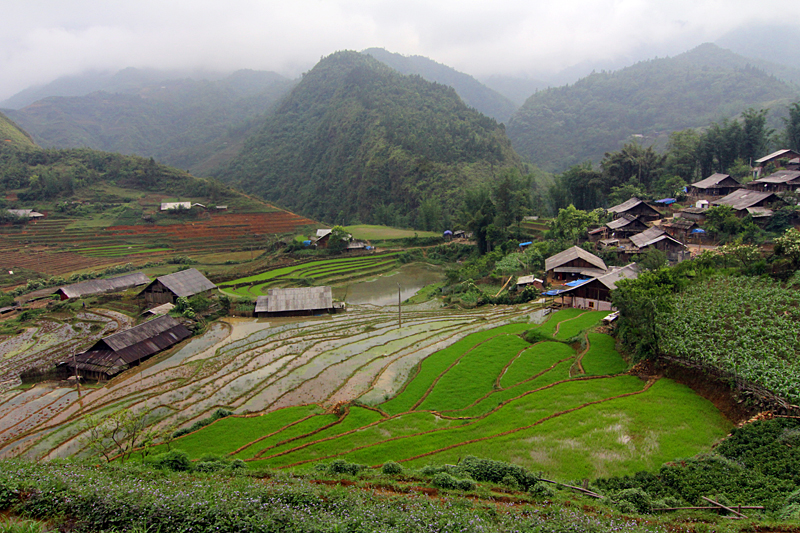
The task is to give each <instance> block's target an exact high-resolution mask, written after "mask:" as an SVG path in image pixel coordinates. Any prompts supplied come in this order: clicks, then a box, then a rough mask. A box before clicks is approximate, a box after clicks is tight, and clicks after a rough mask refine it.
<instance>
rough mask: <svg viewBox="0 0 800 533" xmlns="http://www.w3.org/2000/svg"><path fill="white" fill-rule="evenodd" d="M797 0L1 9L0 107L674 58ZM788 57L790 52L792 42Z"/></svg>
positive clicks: (36, 0)
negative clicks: (249, 83) (409, 73)
mask: <svg viewBox="0 0 800 533" xmlns="http://www.w3.org/2000/svg"><path fill="white" fill-rule="evenodd" d="M799 15H800V2H798V1H797V0H762V1H754V0H724V1H723V0H561V1H558V0H546V1H544V0H495V1H493V2H492V1H487V0H481V1H477V0H475V1H473V0H402V1H400V0H387V1H370V0H331V1H314V0H228V1H221V0H213V1H211V0H127V1H123V0H5V1H4V2H3V5H2V9H0V73H2V74H1V75H0V100H2V99H4V98H7V97H10V96H11V95H13V94H15V93H16V92H18V91H20V90H22V89H24V88H26V87H28V86H30V85H34V84H42V83H46V82H49V81H52V80H53V79H55V78H57V77H59V76H63V75H67V74H76V73H80V72H82V71H86V70H118V69H121V68H125V67H155V68H198V67H199V68H204V69H210V70H233V69H238V68H251V69H258V70H274V71H276V72H279V73H281V74H284V75H287V76H292V77H294V76H296V75H298V74H300V73H301V72H303V71H305V70H308V69H309V68H311V67H312V66H313V65H314V64H315V63H316V62H317V61H318V60H319V59H320V57H321V56H324V55H328V54H330V53H331V52H334V51H336V50H344V49H352V50H363V49H364V48H369V47H381V48H386V49H387V50H389V51H392V52H397V53H401V54H405V55H412V54H419V55H424V56H427V57H430V58H431V59H434V60H436V61H438V62H440V63H444V64H447V65H449V66H452V67H454V68H456V69H458V70H461V71H463V72H466V73H468V74H472V75H474V76H482V75H489V74H512V75H528V76H533V77H536V76H539V75H542V74H548V73H555V72H557V71H559V70H561V69H563V68H565V67H569V66H572V65H575V64H585V63H587V62H588V63H591V64H595V63H596V64H598V65H603V64H609V63H610V62H612V61H618V60H620V59H622V60H627V59H628V58H630V59H631V60H632V61H634V60H638V59H642V58H643V57H642V54H643V53H644V54H645V57H650V54H660V55H662V56H663V55H666V54H670V55H673V54H677V53H680V52H682V51H685V50H688V49H690V48H693V47H694V46H696V45H698V44H701V43H703V42H709V41H714V40H716V39H717V38H719V37H720V36H722V35H723V34H725V33H726V32H728V31H730V30H733V29H736V28H738V27H740V26H742V25H744V24H746V23H748V22H756V23H776V22H777V23H780V22H786V21H791V20H794V21H796V20H797V19H798V18H800V17H799ZM791 45H792V46H795V44H794V43H791Z"/></svg>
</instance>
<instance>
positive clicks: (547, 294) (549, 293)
mask: <svg viewBox="0 0 800 533" xmlns="http://www.w3.org/2000/svg"><path fill="white" fill-rule="evenodd" d="M562 292H564V291H559V290H557V289H554V290H552V291H547V292H543V293H542V296H558V295H559V294H560V293H562Z"/></svg>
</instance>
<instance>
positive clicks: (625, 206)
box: [606, 196, 661, 215]
mask: <svg viewBox="0 0 800 533" xmlns="http://www.w3.org/2000/svg"><path fill="white" fill-rule="evenodd" d="M640 204H642V205H644V206H645V207H647V208H648V209H650V210H651V211H652V212H653V213H656V214H659V215H660V214H661V213H659V212H658V210H657V209H656V208H654V207H653V206H651V205H648V204H647V203H646V202H645V201H643V200H639V199H638V198H636V197H635V196H634V197H633V198H631V199H630V200H626V201H624V202H622V203H621V204H619V205H615V206H614V207H609V208H608V209H606V211H608V212H609V213H624V212H626V211H630V210H631V209H633V208H634V207H636V206H638V205H640Z"/></svg>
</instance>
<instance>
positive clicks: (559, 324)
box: [552, 311, 591, 337]
mask: <svg viewBox="0 0 800 533" xmlns="http://www.w3.org/2000/svg"><path fill="white" fill-rule="evenodd" d="M586 313H591V311H584V312H583V313H581V314H579V315H577V316H574V317H572V318H567V319H566V320H562V321H560V322H559V323H558V324H556V330H555V331H554V332H553V335H552V336H553V337H555V336H556V335H558V330H559V329H560V328H561V324H563V323H565V322H569V321H571V320H577V319H578V318H580V317H582V316H583V315H585V314H586Z"/></svg>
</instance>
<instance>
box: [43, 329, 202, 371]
mask: <svg viewBox="0 0 800 533" xmlns="http://www.w3.org/2000/svg"><path fill="white" fill-rule="evenodd" d="M190 336H191V333H190V332H189V330H188V329H187V328H186V326H184V325H183V324H181V323H180V322H178V321H177V320H175V319H174V318H172V317H171V316H169V315H162V316H159V317H157V318H154V319H153V320H150V321H149V322H145V323H143V324H139V325H138V326H135V327H132V328H130V329H127V330H125V331H120V332H118V333H114V334H113V335H109V336H108V337H104V338H102V339H100V340H99V341H97V342H96V343H95V344H94V345H93V346H92V347H91V348H89V349H88V350H86V351H85V352H83V353H79V354H77V355H75V357H74V358H73V359H70V360H68V361H64V362H62V363H60V364H59V365H58V366H59V368H60V369H62V371H63V372H64V373H69V374H75V373H76V371H77V374H78V375H80V376H82V377H85V378H89V379H96V380H106V379H109V378H111V377H112V376H115V375H116V374H119V373H120V372H122V371H123V370H127V369H128V368H130V367H132V366H136V365H138V364H140V363H141V362H142V361H144V360H146V359H148V358H150V357H152V356H153V355H155V354H157V353H158V352H160V351H162V350H166V349H167V348H169V347H170V346H173V345H175V344H177V343H179V342H180V341H182V340H183V339H186V338H188V337H190Z"/></svg>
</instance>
